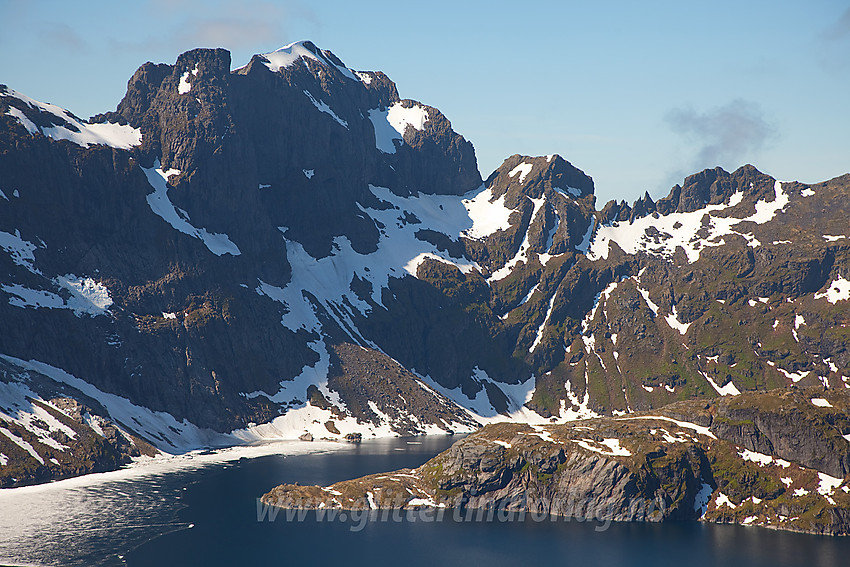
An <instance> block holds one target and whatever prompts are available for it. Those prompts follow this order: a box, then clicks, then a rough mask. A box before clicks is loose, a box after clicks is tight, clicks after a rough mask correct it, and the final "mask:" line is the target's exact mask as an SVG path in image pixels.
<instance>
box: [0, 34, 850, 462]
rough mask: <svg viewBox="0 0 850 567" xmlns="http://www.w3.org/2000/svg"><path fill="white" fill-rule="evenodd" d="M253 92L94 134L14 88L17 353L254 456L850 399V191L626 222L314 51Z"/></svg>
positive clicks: (8, 117)
mask: <svg viewBox="0 0 850 567" xmlns="http://www.w3.org/2000/svg"><path fill="white" fill-rule="evenodd" d="M230 67H231V61H230V55H229V53H228V52H227V51H225V50H221V49H197V50H193V51H190V52H187V53H184V54H182V55H180V56H179V57H178V58H177V61H176V62H175V64H174V65H162V64H153V63H146V64H145V65H143V66H142V67H140V68H139V70H138V71H137V72H136V74H135V75H134V76H133V77H132V79H131V80H130V82H129V84H128V90H127V94H126V96H125V97H124V99H123V100H122V101H121V102H120V104H119V105H118V108H117V111H116V112H108V113H105V114H103V115H99V116H96V117H94V118H93V119H91V120H90V121H84V120H81V119H79V118H78V117H76V116H74V115H73V114H71V113H70V112H68V111H65V110H63V109H61V108H59V107H56V106H54V105H47V104H44V103H39V102H37V101H33V100H32V99H29V98H27V97H26V96H25V95H22V94H21V93H17V92H15V91H12V90H11V89H8V88H6V87H3V88H2V89H0V124H2V130H0V191H2V193H0V247H2V249H3V253H0V273H2V274H3V276H2V281H0V317H2V320H3V321H4V323H6V322H8V328H12V329H15V332H7V333H0V354H3V355H6V356H7V357H11V358H12V359H14V360H17V361H20V362H21V363H23V362H24V361H27V363H32V364H35V363H43V364H47V365H49V366H50V367H51V368H53V369H54V370H55V369H61V370H62V371H66V372H67V373H69V374H70V375H72V376H73V377H76V378H79V379H81V380H84V381H86V382H87V383H89V384H90V385H92V386H94V387H95V388H96V389H97V391H98V392H100V393H102V394H114V395H116V396H118V397H119V398H121V399H124V400H127V401H128V402H132V403H133V404H135V405H136V407H138V408H140V409H138V412H141V413H139V414H138V415H142V413H144V411H147V410H150V411H154V412H166V413H167V414H169V415H171V416H173V418H174V419H175V420H176V421H177V422H178V423H183V424H184V425H185V424H188V425H191V426H192V427H195V428H197V429H198V430H199V431H203V430H207V429H209V430H214V431H215V432H218V433H228V432H232V433H233V434H234V437H228V438H227V439H230V441H231V442H236V440H245V439H256V438H257V437H268V436H274V437H280V436H283V437H287V438H297V437H299V436H300V435H302V434H305V433H309V434H310V435H312V436H313V437H314V438H320V437H331V438H342V437H344V436H345V435H346V434H349V433H351V434H356V433H359V434H361V435H365V436H370V435H378V434H392V433H395V434H399V433H417V432H418V433H424V432H428V431H435V430H436V429H439V430H442V431H447V430H451V431H468V430H471V429H474V428H475V427H477V425H478V424H481V423H486V422H488V421H494V420H504V419H511V420H518V421H524V420H532V421H536V422H541V421H543V420H546V419H549V420H551V419H554V420H555V421H561V422H563V421H567V420H571V419H576V418H588V417H594V416H601V415H615V414H620V413H629V412H634V411H640V410H648V409H650V408H653V407H660V406H663V405H665V404H668V403H670V402H673V401H676V400H686V399H691V398H714V397H722V396H734V395H736V394H738V393H740V392H745V391H748V390H764V389H769V388H774V387H779V386H790V385H795V384H796V385H798V386H812V385H822V386H827V387H829V388H831V389H836V388H845V387H847V386H850V384H848V375H849V374H850V371H848V370H847V369H848V367H850V348H848V341H850V337H848V334H847V332H846V329H847V324H848V323H850V321H848V311H847V309H846V306H847V305H848V304H847V303H846V302H847V301H848V300H850V283H848V281H847V279H846V278H847V277H848V276H847V273H848V272H850V265H848V261H849V260H850V244H848V242H850V241H848V237H850V235H848V234H846V232H847V227H846V218H847V210H846V209H847V204H846V203H847V198H846V197H847V195H848V193H850V176H843V177H839V178H836V179H834V180H831V181H828V182H825V183H821V184H817V185H812V186H808V185H803V184H799V183H793V182H778V181H776V180H775V179H773V178H771V177H769V176H767V175H765V174H762V173H761V172H759V171H758V170H756V169H755V168H754V167H752V166H744V167H742V168H740V169H738V170H737V171H735V172H732V173H729V172H725V171H723V170H722V169H719V168H716V169H712V170H706V171H703V172H700V173H697V174H695V175H692V176H690V177H688V178H686V179H685V180H684V181H683V183H682V185H681V186H680V185H677V186H675V187H674V188H673V189H672V190H671V192H670V194H669V195H668V196H667V197H665V198H662V199H658V200H657V201H653V199H652V198H651V197H650V196H649V195H648V194H647V195H645V196H644V197H642V198H641V199H639V200H638V201H636V202H635V203H633V204H631V205H629V204H627V203H625V202H620V203H617V202H611V203H609V204H607V205H606V206H605V207H604V208H603V209H602V211H597V210H596V209H595V197H594V194H593V191H594V187H593V181H592V179H591V178H590V177H589V176H588V175H586V174H585V173H584V172H582V171H581V170H579V169H578V168H576V167H574V166H573V165H572V164H570V163H569V162H567V161H566V160H564V159H563V158H561V157H560V156H557V155H551V156H545V157H530V156H521V155H514V156H511V157H509V158H508V159H507V160H505V162H504V163H503V164H502V165H501V166H500V167H499V168H498V169H497V170H496V171H495V172H493V173H492V174H491V175H489V176H488V177H487V179H486V181H484V182H482V180H481V176H480V174H479V172H478V170H477V166H476V163H475V154H474V150H473V148H472V145H471V144H470V143H469V142H468V141H466V140H465V139H463V137H462V136H460V135H458V134H457V133H455V132H454V131H453V130H452V128H451V123H450V122H449V120H448V119H447V118H446V117H445V116H443V115H442V114H441V113H440V112H439V111H438V110H437V109H435V108H433V107H430V106H427V105H425V104H422V103H419V102H417V101H414V100H409V99H408V100H401V99H400V98H399V96H398V92H397V90H396V87H395V85H394V84H393V83H392V82H391V81H390V79H389V78H388V77H386V76H385V75H384V74H382V73H380V72H371V71H370V72H355V71H353V70H351V69H348V68H347V67H346V66H345V65H344V64H343V63H342V62H341V61H340V60H339V58H337V57H336V56H335V55H334V54H333V53H331V52H329V51H326V50H322V49H320V48H318V47H317V46H315V45H314V44H312V43H310V42H300V43H296V44H292V45H290V46H287V47H284V48H281V49H280V50H278V51H275V52H272V53H267V54H262V55H256V56H254V57H253V58H252V59H251V61H249V62H248V64H247V65H245V66H243V67H240V68H238V69H235V70H232V71H231V69H230ZM801 218H804V219H806V222H805V223H800V222H798V221H799V219H801ZM362 367H365V368H368V369H370V372H372V373H371V374H366V373H364V372H363V371H362ZM51 372H52V371H51ZM393 390H395V393H394V394H393V393H392V392H393ZM413 392H416V394H417V395H412V393H413ZM35 393H36V394H37V393H38V392H35ZM45 399H47V398H45ZM402 399H410V400H415V402H412V403H413V407H404V406H405V402H403V401H402ZM122 403H123V402H122ZM373 404H374V406H375V407H373ZM104 405H105V407H106V404H104ZM133 411H136V410H133ZM730 411H731V410H730ZM107 412H108V413H111V412H112V410H111V409H109V408H108V407H107ZM414 417H416V418H423V419H420V421H417V420H416V419H414ZM745 419H746V418H745ZM328 422H333V426H332V427H328V426H327V424H328ZM188 425H187V427H188ZM758 427H759V433H758V436H760V437H759V439H764V440H768V439H770V435H771V434H769V431H768V430H770V427H768V426H767V425H764V429H762V426H761V425H760V426H758ZM128 428H130V429H133V432H132V433H133V434H136V435H137V436H139V437H143V438H146V439H148V440H150V441H151V442H152V443H154V444H156V445H157V446H158V447H159V448H161V449H166V450H176V449H175V448H174V447H171V446H170V445H169V441H168V439H170V438H169V434H168V433H167V432H164V431H161V430H160V429H157V428H152V429H151V428H148V429H147V430H146V429H144V428H141V427H136V428H135V429H134V428H133V426H130V425H128ZM435 428H436V429H435ZM166 429H167V428H166ZM334 430H336V433H335V432H334ZM193 431H194V430H193ZM771 431H772V430H771ZM207 433H208V434H209V437H210V438H213V437H215V435H213V431H207ZM742 434H743V433H742ZM747 434H748V435H749V433H747ZM174 435H175V438H174V439H171V441H180V439H182V437H180V435H178V434H176V433H175V434H174ZM753 435H756V434H755V433H753ZM198 439H200V437H198ZM760 442H761V441H760ZM765 442H766V441H765ZM770 442H771V443H773V441H770ZM175 446H180V447H185V446H188V445H183V444H182V441H180V443H176V445H175ZM753 446H754V447H755V445H753ZM800 458H802V457H800ZM812 462H813V463H814V461H812ZM830 466H831V467H839V466H846V465H839V464H835V463H833V464H832V465H830ZM830 470H833V471H838V470H839V469H838V468H832V469H830Z"/></svg>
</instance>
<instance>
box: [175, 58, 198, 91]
mask: <svg viewBox="0 0 850 567" xmlns="http://www.w3.org/2000/svg"><path fill="white" fill-rule="evenodd" d="M190 73H191V74H192V75H193V76H197V74H198V66H197V65H195V68H194V69H192V70H191V71H189V70H188V69H187V70H186V72H185V73H183V74H182V75H180V84H178V85H177V93H178V94H186V93H188V92H189V91H191V90H192V83H190V82H189V74H190Z"/></svg>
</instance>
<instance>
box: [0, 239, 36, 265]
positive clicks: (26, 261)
mask: <svg viewBox="0 0 850 567" xmlns="http://www.w3.org/2000/svg"><path fill="white" fill-rule="evenodd" d="M0 248H2V249H3V250H5V251H6V253H7V254H9V256H11V257H12V262H14V263H15V264H17V265H18V266H23V267H24V268H26V269H27V270H29V271H30V272H32V273H34V274H38V273H40V272H39V271H38V270H37V269H36V268H35V266H34V264H35V255H34V254H33V252H34V251H35V250H36V248H38V246H36V245H35V244H33V243H32V242H29V241H28V240H24V239H23V238H21V233H20V231H18V230H15V234H11V233H9V232H3V231H0Z"/></svg>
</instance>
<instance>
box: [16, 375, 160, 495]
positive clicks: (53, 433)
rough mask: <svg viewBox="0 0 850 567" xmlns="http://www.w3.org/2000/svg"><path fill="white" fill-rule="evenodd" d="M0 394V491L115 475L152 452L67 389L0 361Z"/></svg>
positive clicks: (80, 395) (87, 400)
mask: <svg viewBox="0 0 850 567" xmlns="http://www.w3.org/2000/svg"><path fill="white" fill-rule="evenodd" d="M0 390H2V392H3V398H2V402H0V416H2V425H0V466H2V467H3V469H2V474H0V488H8V487H12V486H23V485H27V484H34V483H39V482H45V481H48V480H55V479H60V478H67V477H71V476H78V475H81V474H87V473H93V472H104V471H108V470H113V469H115V468H118V467H119V466H122V465H125V464H127V463H129V462H130V460H131V458H133V457H138V456H139V455H142V454H144V455H153V454H155V453H156V450H155V449H154V448H153V447H151V446H150V445H148V444H147V443H145V442H144V441H142V440H141V439H139V438H137V437H135V436H133V435H132V434H129V433H128V432H127V431H126V430H125V429H124V428H123V427H122V426H121V425H119V424H117V423H115V422H114V421H113V419H112V418H111V417H110V415H109V413H108V411H107V410H106V409H105V408H104V407H103V406H102V405H101V404H100V403H99V402H98V401H97V400H96V399H94V398H91V397H89V396H86V395H85V394H84V393H83V392H81V391H79V390H77V389H76V388H74V387H72V386H70V385H69V384H64V383H60V382H56V381H54V380H52V379H50V378H49V377H48V376H45V375H43V374H40V373H38V372H35V371H32V370H27V369H25V368H22V367H20V366H18V365H16V364H14V363H10V362H8V361H6V360H0ZM34 391H39V392H40V395H39V394H35V393H34Z"/></svg>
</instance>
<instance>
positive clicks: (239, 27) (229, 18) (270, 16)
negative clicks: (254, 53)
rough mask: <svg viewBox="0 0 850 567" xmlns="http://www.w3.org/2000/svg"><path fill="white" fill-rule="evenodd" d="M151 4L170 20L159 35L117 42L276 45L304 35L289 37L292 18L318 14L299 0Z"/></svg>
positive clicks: (149, 47) (174, 46) (144, 48)
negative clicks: (282, 0) (281, 0)
mask: <svg viewBox="0 0 850 567" xmlns="http://www.w3.org/2000/svg"><path fill="white" fill-rule="evenodd" d="M149 7H150V12H151V13H152V14H165V15H166V16H167V17H166V18H165V21H166V22H167V25H163V26H160V27H159V32H158V33H157V34H156V35H152V36H148V37H144V38H141V39H135V40H126V39H125V38H112V39H111V40H110V45H111V46H112V47H113V48H115V49H119V50H122V51H135V52H145V53H150V52H152V51H154V50H156V49H163V48H165V49H167V50H168V51H182V50H186V49H192V48H195V47H224V48H226V49H229V50H240V49H256V50H271V49H276V48H278V47H280V46H281V45H284V44H286V43H289V42H290V41H293V40H294V39H305V38H301V37H298V38H291V37H290V33H291V32H290V29H289V28H290V26H291V24H292V22H293V21H295V20H300V21H308V22H314V21H315V20H316V16H315V14H314V12H313V11H312V10H311V9H310V8H308V7H306V6H305V5H303V4H302V3H301V2H299V1H298V0H289V1H286V2H266V1H262V0H246V1H244V2H240V3H238V5H237V4H235V3H226V2H216V1H207V2H204V1H201V0H168V1H166V0H149Z"/></svg>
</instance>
